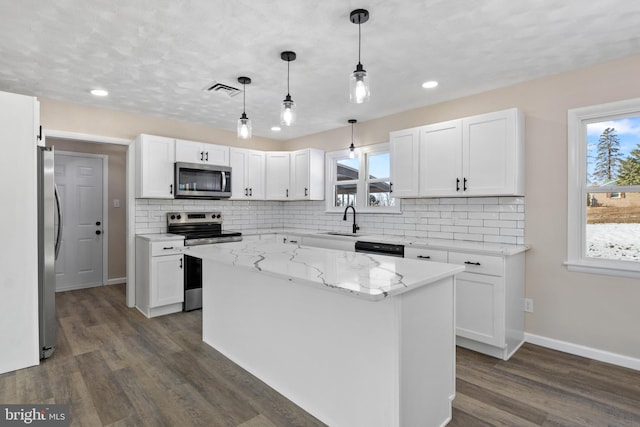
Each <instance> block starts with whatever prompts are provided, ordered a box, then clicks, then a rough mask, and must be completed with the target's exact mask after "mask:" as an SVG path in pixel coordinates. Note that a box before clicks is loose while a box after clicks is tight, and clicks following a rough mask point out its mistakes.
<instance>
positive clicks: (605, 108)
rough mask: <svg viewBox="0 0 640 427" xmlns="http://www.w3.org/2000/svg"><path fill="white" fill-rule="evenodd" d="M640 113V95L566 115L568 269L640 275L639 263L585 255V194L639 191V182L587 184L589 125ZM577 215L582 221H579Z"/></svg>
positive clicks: (596, 272) (626, 275) (576, 110)
mask: <svg viewBox="0 0 640 427" xmlns="http://www.w3.org/2000/svg"><path fill="white" fill-rule="evenodd" d="M631 116H640V98H634V99H629V100H624V101H618V102H612V103H607V104H600V105H593V106H589V107H582V108H575V109H571V110H569V111H568V114H567V124H568V127H567V131H568V134H567V143H568V147H567V148H568V151H567V154H568V168H567V169H568V171H567V172H568V175H567V184H568V185H567V260H566V261H565V263H564V264H565V265H566V266H567V269H568V270H569V271H575V272H582V273H593V274H604V275H610V276H622V277H632V278H640V262H636V261H626V260H612V259H597V258H591V257H587V256H586V225H587V209H586V201H585V200H586V199H585V197H586V194H587V193H591V194H597V193H611V192H640V185H629V186H616V185H614V186H602V187H597V191H595V190H596V188H594V187H588V186H587V125H588V124H591V123H598V122H604V121H608V120H616V119H622V118H626V117H631ZM576 218H578V219H579V220H578V221H577V220H576Z"/></svg>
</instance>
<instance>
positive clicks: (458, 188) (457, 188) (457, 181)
mask: <svg viewBox="0 0 640 427" xmlns="http://www.w3.org/2000/svg"><path fill="white" fill-rule="evenodd" d="M456 191H460V178H456Z"/></svg>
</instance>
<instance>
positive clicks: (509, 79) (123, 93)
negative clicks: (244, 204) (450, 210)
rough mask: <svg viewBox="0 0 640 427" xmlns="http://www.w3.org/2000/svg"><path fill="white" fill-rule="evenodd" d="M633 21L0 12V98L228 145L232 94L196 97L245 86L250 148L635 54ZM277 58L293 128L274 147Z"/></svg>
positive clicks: (51, 8) (622, 6)
mask: <svg viewBox="0 0 640 427" xmlns="http://www.w3.org/2000/svg"><path fill="white" fill-rule="evenodd" d="M357 8H366V9H368V10H369V12H370V14H371V17H370V19H369V21H368V22H367V23H365V24H363V25H362V63H363V65H364V67H365V69H366V70H367V71H368V72H369V73H370V76H371V87H372V89H371V100H370V102H369V103H366V104H362V105H352V104H349V100H348V75H349V73H350V72H351V71H352V70H353V69H354V67H355V65H356V63H357V46H358V27H357V26H356V25H354V24H352V23H351V22H350V21H349V13H350V11H351V10H353V9H357ZM638 22H640V2H636V1H630V0H599V1H589V2H587V1H584V0H563V1H558V0H527V1H525V0H440V1H438V0H425V1H415V0H361V1H350V0H349V1H345V0H324V1H310V0H306V1H305V0H272V1H256V0H253V1H249V0H235V1H229V0H227V1H222V0H191V1H188V0H172V1H164V0H136V1H122V0H55V1H42V0H19V1H16V0H0V90H4V91H10V92H17V93H23V94H29V95H35V96H41V97H46V98H54V99H62V100H67V101H70V102H76V103H81V104H87V105H94V106H100V107H106V108H112V109H118V110H125V111H131V112H139V113H145V114H153V115H159V116H164V117H170V118H173V119H179V120H186V121H190V122H196V123H202V124H206V125H210V126H212V127H217V128H223V129H228V130H233V131H235V126H236V121H237V119H238V117H239V116H240V114H241V113H242V94H240V95H239V96H235V97H232V98H231V97H228V96H226V95H224V94H220V93H207V92H204V91H203V90H202V89H203V88H204V87H205V86H207V85H208V84H209V83H211V82H212V81H214V80H217V81H219V82H222V83H224V84H229V85H232V86H236V87H237V86H240V85H239V84H238V83H237V77H238V76H241V75H246V76H248V77H251V79H252V80H253V83H252V84H251V85H250V86H248V87H247V92H246V98H247V108H246V111H247V115H248V116H249V117H250V118H251V119H252V121H253V127H254V134H255V135H260V136H264V137H268V138H274V139H290V138H296V137H300V136H303V135H308V134H312V133H317V132H321V131H324V130H327V129H333V128H337V127H342V126H346V125H347V119H350V118H355V119H358V120H359V121H366V120H369V119H373V118H376V117H381V116H386V115H389V114H392V113H397V112H401V111H405V110H409V109H412V108H416V107H420V106H425V105H429V104H434V103H437V102H442V101H444V100H448V99H454V98H458V97H461V96H465V95H469V94H472V93H478V92H482V91H485V90H489V89H493V88H497V87H502V86H506V85H509V84H513V83H517V82H521V81H525V80H530V79H533V78H537V77H541V76H544V75H549V74H555V73H559V72H562V71H567V70H570V69H575V68H580V67H584V66H587V65H591V64H595V63H599V62H603V61H606V60H610V59H615V58H619V57H623V56H627V55H630V54H636V53H640V38H639V36H640V34H639V31H638ZM284 50H293V51H295V52H296V53H297V55H298V58H297V60H296V61H294V62H292V63H291V95H292V97H293V99H294V100H295V102H296V105H297V108H298V121H297V123H296V125H295V126H294V127H291V128H284V129H283V131H282V132H280V133H274V132H272V131H271V130H270V128H271V126H273V125H275V124H278V121H279V108H280V103H281V102H282V100H283V98H284V96H285V95H286V73H287V67H286V62H284V61H282V60H281V59H280V52H282V51H284ZM431 79H435V80H438V81H439V82H440V86H438V87H437V88H436V89H432V90H425V89H422V88H421V87H420V84H421V83H422V82H424V81H426V80H431ZM97 87H99V88H104V89H107V90H109V92H110V95H109V97H108V98H95V97H92V96H91V95H89V93H88V91H89V90H90V89H92V88H97ZM585 89H588V88H585Z"/></svg>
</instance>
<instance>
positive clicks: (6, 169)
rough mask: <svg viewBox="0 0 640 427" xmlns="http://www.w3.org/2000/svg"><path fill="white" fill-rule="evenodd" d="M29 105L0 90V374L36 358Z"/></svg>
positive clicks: (32, 102)
mask: <svg viewBox="0 0 640 427" xmlns="http://www.w3.org/2000/svg"><path fill="white" fill-rule="evenodd" d="M35 102H36V101H35V99H34V98H31V97H26V96H21V95H14V94H10V93H5V92H0V144H1V145H0V146H1V148H2V155H1V156H0V182H2V185H0V200H2V208H1V209H0V215H1V216H0V236H1V237H2V246H0V248H1V249H0V374H2V373H4V372H9V371H13V370H16V369H21V368H25V367H28V366H33V365H37V364H38V363H39V357H40V354H39V352H38V347H39V335H38V222H37V221H38V220H37V199H36V197H37V181H36V142H35V139H34V123H35V120H36V118H35V117H34V116H35V109H34V108H35Z"/></svg>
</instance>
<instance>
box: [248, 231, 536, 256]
mask: <svg viewBox="0 0 640 427" xmlns="http://www.w3.org/2000/svg"><path fill="white" fill-rule="evenodd" d="M263 234H290V235H291V234H293V235H296V236H303V237H304V236H313V237H320V238H326V239H334V240H336V239H339V240H353V241H354V242H355V241H356V240H362V241H368V242H378V243H397V244H403V245H405V248H411V247H413V248H417V249H439V250H445V251H458V252H467V253H476V254H485V255H503V256H511V255H516V254H519V253H521V252H525V251H527V250H529V249H530V248H531V247H530V246H529V245H510V244H507V243H488V242H473V241H468V240H449V239H428V238H426V237H425V238H419V237H402V236H392V235H382V234H359V233H358V234H355V235H349V236H342V235H331V234H327V232H326V231H319V230H308V229H295V228H280V229H254V230H243V231H242V235H243V236H251V235H263ZM345 234H349V233H345Z"/></svg>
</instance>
